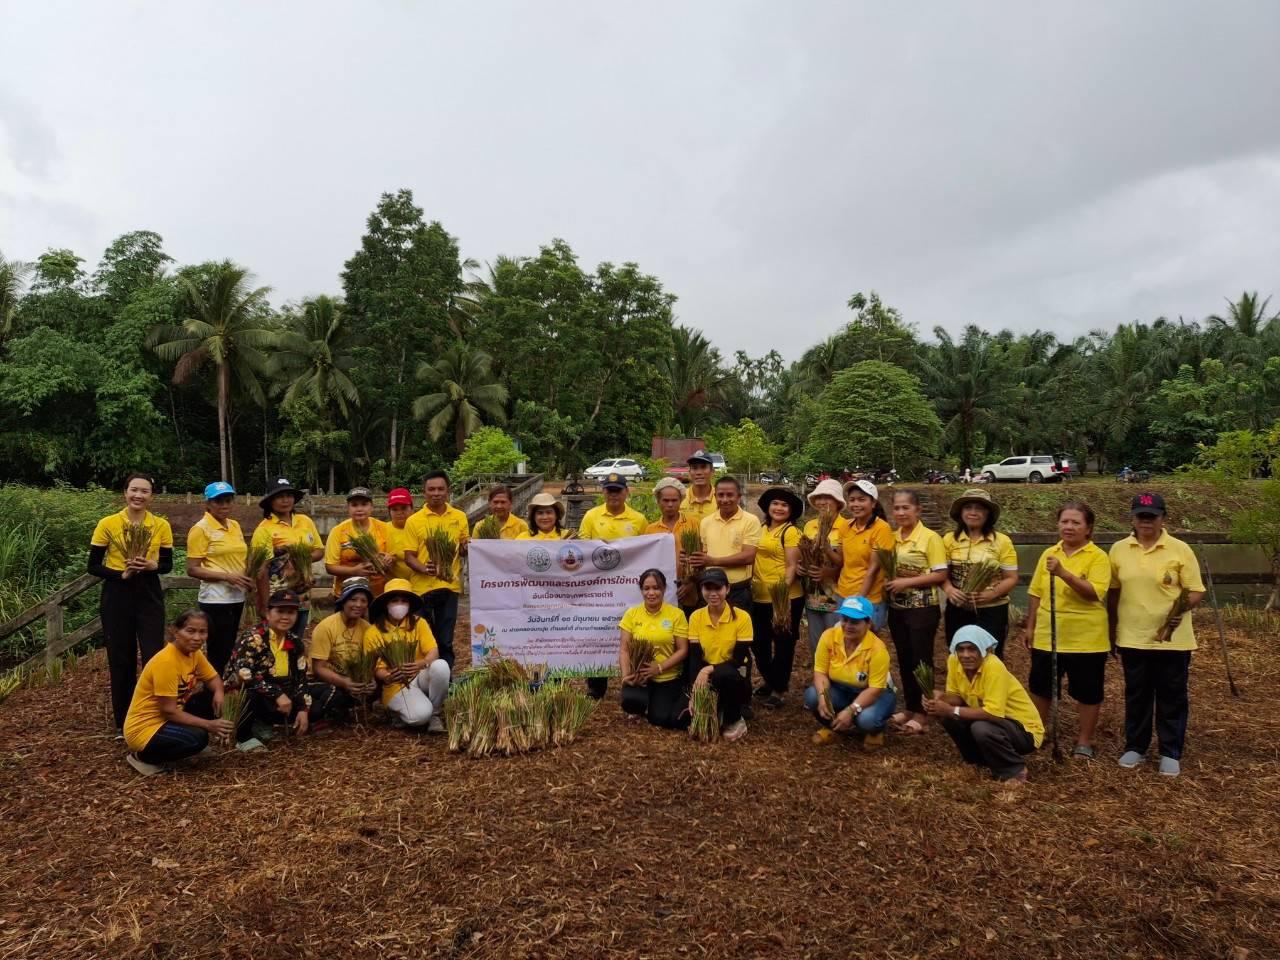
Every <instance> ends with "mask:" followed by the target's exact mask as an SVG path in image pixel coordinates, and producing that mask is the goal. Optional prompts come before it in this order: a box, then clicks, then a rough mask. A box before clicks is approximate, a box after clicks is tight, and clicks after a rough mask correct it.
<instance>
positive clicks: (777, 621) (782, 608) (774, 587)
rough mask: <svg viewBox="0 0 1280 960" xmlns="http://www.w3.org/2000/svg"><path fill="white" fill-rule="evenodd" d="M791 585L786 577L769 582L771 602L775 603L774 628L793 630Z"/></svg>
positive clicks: (782, 630)
mask: <svg viewBox="0 0 1280 960" xmlns="http://www.w3.org/2000/svg"><path fill="white" fill-rule="evenodd" d="M790 594H791V585H790V584H789V583H787V580H786V577H783V578H782V579H781V580H778V581H775V582H774V583H771V584H769V602H770V603H772V604H773V629H774V630H776V631H778V632H779V633H790V632H791V595H790Z"/></svg>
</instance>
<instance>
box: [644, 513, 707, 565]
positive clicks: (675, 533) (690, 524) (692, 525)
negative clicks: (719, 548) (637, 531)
mask: <svg viewBox="0 0 1280 960" xmlns="http://www.w3.org/2000/svg"><path fill="white" fill-rule="evenodd" d="M697 529H698V521H697V520H690V519H689V518H688V517H686V516H684V515H681V517H680V519H679V520H677V521H676V525H675V526H674V527H668V526H667V525H666V524H665V523H663V522H662V521H661V520H655V521H653V523H651V524H649V525H648V526H647V527H645V528H644V532H645V533H669V534H671V539H672V540H674V541H675V550H676V572H677V573H678V572H679V570H680V534H682V533H684V531H686V530H697Z"/></svg>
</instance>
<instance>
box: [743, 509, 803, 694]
mask: <svg viewBox="0 0 1280 960" xmlns="http://www.w3.org/2000/svg"><path fill="white" fill-rule="evenodd" d="M756 505H757V506H758V507H759V508H760V512H761V513H763V514H764V516H765V524H764V528H763V529H762V530H761V532H760V543H759V544H758V545H757V546H756V556H755V560H754V561H753V562H752V566H751V630H752V634H753V639H752V642H751V646H752V652H753V653H754V654H755V658H756V666H758V667H759V668H760V679H761V680H762V681H763V682H762V683H761V684H760V686H759V687H758V688H757V689H756V691H755V695H756V696H757V697H760V698H762V699H763V701H764V705H765V706H766V707H780V706H782V704H783V695H784V694H785V693H786V692H787V687H788V686H789V685H790V684H791V668H792V666H793V663H794V661H795V658H796V639H797V638H798V637H799V635H800V615H801V613H802V612H803V611H804V588H803V587H802V586H801V585H800V577H799V573H800V528H799V527H797V526H796V524H797V523H798V522H799V521H800V518H801V516H802V515H803V514H804V501H803V500H801V499H800V498H799V497H798V496H797V495H796V494H794V493H792V492H791V491H790V490H788V489H786V488H785V487H771V488H770V489H768V490H766V491H765V492H764V493H763V494H761V495H760V499H759V500H757V501H756ZM779 584H785V585H786V590H787V603H788V608H789V609H788V613H787V622H786V624H785V625H783V626H781V627H779V626H778V625H777V624H776V623H775V622H774V610H773V595H772V594H773V590H774V589H775V587H777V585H779ZM778 589H780V587H778Z"/></svg>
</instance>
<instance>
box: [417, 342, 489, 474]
mask: <svg viewBox="0 0 1280 960" xmlns="http://www.w3.org/2000/svg"><path fill="white" fill-rule="evenodd" d="M492 367H493V358H492V357H490V356H489V355H488V354H487V353H485V352H484V351H483V350H473V349H472V348H470V347H468V346H467V345H466V344H465V343H461V342H459V343H455V344H453V345H452V346H451V347H449V349H448V350H446V351H445V352H444V355H443V356H441V357H440V359H439V360H437V361H436V362H435V363H423V364H421V365H420V366H419V367H418V380H420V381H421V382H422V383H423V384H425V385H426V387H427V389H428V390H429V391H430V392H429V393H425V394H423V395H422V396H420V397H418V398H417V399H416V400H414V401H413V416H414V419H416V420H426V421H427V433H428V434H429V435H430V437H431V439H432V440H439V439H440V438H441V437H443V436H444V435H445V433H446V431H448V429H449V427H450V425H452V426H453V439H454V445H455V447H456V449H457V452H458V454H459V455H461V453H462V450H463V445H464V444H465V442H466V439H467V437H469V436H470V435H471V434H473V433H475V432H476V431H477V430H478V429H480V427H481V425H482V423H483V420H482V416H484V417H488V418H489V419H490V420H492V421H494V422H496V423H506V422H507V414H506V406H505V405H506V402H507V388H506V387H504V386H503V385H502V384H500V383H497V382H496V381H495V380H494V377H493V369H492Z"/></svg>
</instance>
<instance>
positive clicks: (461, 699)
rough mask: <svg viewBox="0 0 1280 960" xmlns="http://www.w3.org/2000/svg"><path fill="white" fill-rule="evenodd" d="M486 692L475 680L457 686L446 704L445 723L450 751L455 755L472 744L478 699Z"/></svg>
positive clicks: (452, 690) (450, 693) (451, 691)
mask: <svg viewBox="0 0 1280 960" xmlns="http://www.w3.org/2000/svg"><path fill="white" fill-rule="evenodd" d="M483 692H484V690H483V688H482V687H481V685H480V684H479V683H476V682H475V681H474V680H473V681H469V682H466V683H459V684H455V685H454V687H453V689H451V690H450V691H449V696H448V698H447V699H446V700H445V702H444V722H445V726H446V727H448V729H449V749H450V751H452V752H453V753H458V752H459V751H461V750H465V749H466V747H467V745H468V744H469V743H470V742H471V720H472V714H473V713H474V711H475V703H476V698H477V697H478V696H480V695H481V694H482V693H483Z"/></svg>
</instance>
